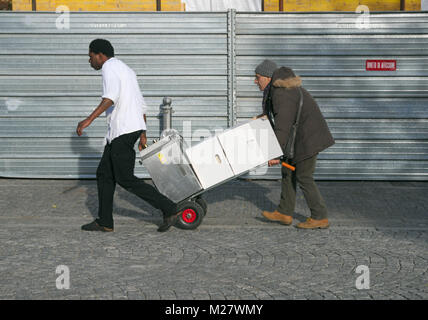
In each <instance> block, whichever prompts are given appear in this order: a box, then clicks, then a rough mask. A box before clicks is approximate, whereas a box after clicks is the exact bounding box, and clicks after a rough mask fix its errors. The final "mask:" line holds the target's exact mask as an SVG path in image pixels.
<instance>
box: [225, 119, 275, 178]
mask: <svg viewBox="0 0 428 320" xmlns="http://www.w3.org/2000/svg"><path fill="white" fill-rule="evenodd" d="M217 137H218V139H219V141H220V143H221V146H222V147H223V150H224V153H225V154H226V157H227V159H228V161H229V164H230V166H231V167H232V170H233V173H234V174H235V175H240V174H242V173H245V172H247V171H249V170H252V169H254V168H255V167H258V166H260V165H262V164H266V163H267V162H268V161H269V160H272V159H275V158H278V157H280V156H282V154H283V153H282V150H281V146H280V145H279V143H278V140H277V138H276V136H275V133H274V131H273V129H272V127H271V125H270V123H269V120H267V119H264V118H259V119H257V120H251V121H248V122H245V123H241V124H238V125H236V126H234V127H232V128H230V129H227V130H225V131H224V132H222V133H220V134H218V135H217Z"/></svg>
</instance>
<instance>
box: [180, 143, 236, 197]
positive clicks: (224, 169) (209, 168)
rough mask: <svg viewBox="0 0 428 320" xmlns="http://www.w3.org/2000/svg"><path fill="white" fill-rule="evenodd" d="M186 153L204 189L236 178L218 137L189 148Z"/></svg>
mask: <svg viewBox="0 0 428 320" xmlns="http://www.w3.org/2000/svg"><path fill="white" fill-rule="evenodd" d="M185 153H186V155H187V157H188V158H189V162H190V163H191V165H192V168H193V170H194V171H195V174H196V176H197V177H198V179H199V182H200V183H201V185H202V187H203V188H204V189H207V188H209V187H212V186H214V185H216V184H218V183H220V182H223V181H224V180H227V179H229V178H231V177H233V176H234V173H233V171H232V168H231V167H230V165H229V161H228V160H227V158H226V156H225V154H224V152H223V148H222V147H221V145H220V143H219V141H218V139H217V136H212V137H209V138H207V139H205V140H204V141H202V142H199V143H198V144H196V145H194V146H192V147H189V148H187V149H186V151H185Z"/></svg>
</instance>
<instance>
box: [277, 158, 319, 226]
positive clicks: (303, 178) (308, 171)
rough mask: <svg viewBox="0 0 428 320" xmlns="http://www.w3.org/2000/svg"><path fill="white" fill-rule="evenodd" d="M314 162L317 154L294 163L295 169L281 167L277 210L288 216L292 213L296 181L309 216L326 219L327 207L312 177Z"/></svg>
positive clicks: (294, 202) (294, 203)
mask: <svg viewBox="0 0 428 320" xmlns="http://www.w3.org/2000/svg"><path fill="white" fill-rule="evenodd" d="M316 162H317V155H315V156H313V157H311V158H309V159H306V160H302V161H300V162H298V163H296V164H295V167H296V171H291V170H290V169H287V168H285V167H283V166H282V167H281V168H282V169H281V170H282V183H281V200H280V203H279V206H278V208H277V211H278V212H280V213H283V214H286V215H289V216H292V215H293V213H294V207H295V205H296V185H297V183H298V184H299V187H300V188H301V189H302V191H303V195H304V197H305V200H306V203H307V204H308V207H309V209H310V210H311V218H312V219H315V220H321V219H327V207H326V205H325V202H324V199H323V198H322V196H321V194H320V192H319V190H318V187H317V185H316V184H315V181H314V178H313V174H314V172H315V166H316Z"/></svg>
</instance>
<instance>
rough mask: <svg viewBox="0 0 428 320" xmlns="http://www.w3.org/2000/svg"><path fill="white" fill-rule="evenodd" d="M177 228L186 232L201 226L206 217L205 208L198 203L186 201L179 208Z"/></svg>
mask: <svg viewBox="0 0 428 320" xmlns="http://www.w3.org/2000/svg"><path fill="white" fill-rule="evenodd" d="M178 211H179V212H180V215H179V216H178V219H177V223H176V227H177V228H180V229H185V230H193V229H196V228H197V227H199V226H200V224H201V223H202V220H203V219H204V216H205V210H204V208H203V207H202V206H201V205H200V204H199V203H198V202H196V201H194V200H193V201H192V200H189V201H186V202H183V203H181V204H179V206H178Z"/></svg>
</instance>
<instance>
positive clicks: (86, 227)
mask: <svg viewBox="0 0 428 320" xmlns="http://www.w3.org/2000/svg"><path fill="white" fill-rule="evenodd" d="M82 230H85V231H102V232H113V228H107V227H103V226H100V225H99V224H98V223H97V221H96V220H94V221H92V222H91V223H88V224H85V225H83V226H82Z"/></svg>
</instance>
